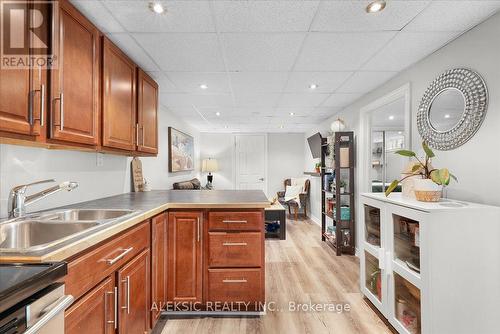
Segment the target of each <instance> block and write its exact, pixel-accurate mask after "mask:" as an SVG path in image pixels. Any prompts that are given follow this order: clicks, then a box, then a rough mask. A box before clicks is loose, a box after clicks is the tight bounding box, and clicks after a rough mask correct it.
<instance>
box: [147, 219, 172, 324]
mask: <svg viewBox="0 0 500 334" xmlns="http://www.w3.org/2000/svg"><path fill="white" fill-rule="evenodd" d="M167 218H168V215H167V213H162V214H159V215H157V216H155V217H153V218H152V219H151V305H152V309H151V328H153V327H154V325H155V324H156V321H157V320H158V318H159V317H160V313H161V312H160V311H161V308H162V307H163V305H164V304H165V302H166V300H167V294H166V292H167V291H166V288H167V276H166V275H167ZM153 305H155V307H153Z"/></svg>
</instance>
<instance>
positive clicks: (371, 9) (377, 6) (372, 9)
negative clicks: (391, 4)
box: [366, 0, 386, 13]
mask: <svg viewBox="0 0 500 334" xmlns="http://www.w3.org/2000/svg"><path fill="white" fill-rule="evenodd" d="M385 5H386V3H385V1H384V0H377V1H373V2H371V3H370V4H369V5H368V6H366V12H367V13H377V12H381V11H382V10H384V8H385Z"/></svg>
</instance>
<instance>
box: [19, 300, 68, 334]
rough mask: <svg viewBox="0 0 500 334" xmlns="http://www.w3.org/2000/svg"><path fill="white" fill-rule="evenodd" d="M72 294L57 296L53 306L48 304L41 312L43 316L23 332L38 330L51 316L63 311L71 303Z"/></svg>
mask: <svg viewBox="0 0 500 334" xmlns="http://www.w3.org/2000/svg"><path fill="white" fill-rule="evenodd" d="M73 300H74V298H73V296H72V295H67V296H62V297H61V298H59V299H58V300H57V301H56V302H55V303H54V304H52V305H54V306H52V305H51V306H49V307H48V308H46V309H45V310H43V311H42V312H41V313H42V314H43V316H42V317H41V318H40V320H38V321H37V322H35V323H34V324H33V326H31V327H30V328H28V329H27V330H26V331H25V332H24V334H35V333H38V332H39V331H40V329H42V328H43V327H44V326H45V325H46V324H47V323H48V322H49V321H50V320H52V318H54V317H55V316H57V315H58V314H60V313H61V312H64V310H65V309H66V308H67V307H68V306H69V305H71V303H73Z"/></svg>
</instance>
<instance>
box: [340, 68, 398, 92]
mask: <svg viewBox="0 0 500 334" xmlns="http://www.w3.org/2000/svg"><path fill="white" fill-rule="evenodd" d="M397 73H398V72H356V73H354V75H353V76H352V77H350V78H349V80H347V82H345V83H344V84H343V85H342V86H341V87H340V88H339V89H338V90H336V93H368V92H369V91H371V90H373V89H375V88H377V87H378V86H380V85H382V84H383V83H384V82H386V81H387V80H389V79H390V78H392V77H393V76H395V75H396V74H397Z"/></svg>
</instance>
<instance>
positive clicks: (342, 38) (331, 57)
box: [295, 32, 396, 71]
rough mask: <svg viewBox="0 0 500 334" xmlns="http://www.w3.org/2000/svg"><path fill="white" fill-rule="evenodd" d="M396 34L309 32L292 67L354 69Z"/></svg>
mask: <svg viewBox="0 0 500 334" xmlns="http://www.w3.org/2000/svg"><path fill="white" fill-rule="evenodd" d="M395 34H396V33H395V32H366V33H310V34H309V35H308V37H307V38H306V41H305V43H304V47H303V50H302V52H301V54H300V56H299V58H298V61H297V64H296V66H295V70H296V71H352V70H357V69H359V68H360V67H361V65H363V64H364V63H365V62H366V61H367V60H368V59H369V58H370V57H372V56H373V55H374V54H375V53H376V52H377V51H378V50H379V49H380V48H382V47H383V46H384V45H385V44H386V43H387V42H388V41H389V40H390V39H391V38H393V37H394V36H395Z"/></svg>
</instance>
